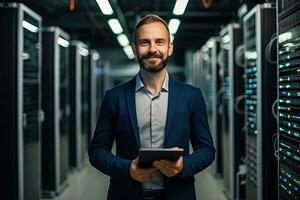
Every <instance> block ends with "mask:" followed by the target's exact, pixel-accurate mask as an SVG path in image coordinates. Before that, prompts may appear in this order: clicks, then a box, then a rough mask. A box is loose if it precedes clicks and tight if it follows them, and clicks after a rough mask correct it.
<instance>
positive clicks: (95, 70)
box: [88, 50, 103, 142]
mask: <svg viewBox="0 0 300 200" xmlns="http://www.w3.org/2000/svg"><path fill="white" fill-rule="evenodd" d="M89 61H90V64H89V66H90V75H89V76H90V102H89V110H90V119H91V120H90V125H89V126H90V131H89V132H88V142H90V141H91V139H92V137H93V132H94V130H95V128H96V123H97V117H98V112H97V111H98V106H100V103H101V95H102V93H103V91H102V90H103V88H102V85H103V83H102V81H103V79H102V63H101V57H100V53H99V52H98V51H97V50H91V51H90V55H89ZM100 94H101V95H100Z"/></svg>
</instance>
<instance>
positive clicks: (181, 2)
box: [173, 0, 189, 15]
mask: <svg viewBox="0 0 300 200" xmlns="http://www.w3.org/2000/svg"><path fill="white" fill-rule="evenodd" d="M188 2H189V0H177V1H176V3H175V6H174V9H173V14H174V15H183V13H184V11H185V8H186V6H187V4H188Z"/></svg>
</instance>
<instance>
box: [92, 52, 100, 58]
mask: <svg viewBox="0 0 300 200" xmlns="http://www.w3.org/2000/svg"><path fill="white" fill-rule="evenodd" d="M92 58H93V60H99V58H100V55H99V54H98V53H97V52H95V53H93V56H92Z"/></svg>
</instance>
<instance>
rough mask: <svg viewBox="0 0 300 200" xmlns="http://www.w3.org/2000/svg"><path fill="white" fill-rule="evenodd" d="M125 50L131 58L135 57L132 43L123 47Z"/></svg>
mask: <svg viewBox="0 0 300 200" xmlns="http://www.w3.org/2000/svg"><path fill="white" fill-rule="evenodd" d="M123 51H124V52H125V53H126V55H127V57H128V58H129V59H133V58H134V57H135V56H134V53H133V51H132V48H131V46H130V45H128V46H126V47H123Z"/></svg>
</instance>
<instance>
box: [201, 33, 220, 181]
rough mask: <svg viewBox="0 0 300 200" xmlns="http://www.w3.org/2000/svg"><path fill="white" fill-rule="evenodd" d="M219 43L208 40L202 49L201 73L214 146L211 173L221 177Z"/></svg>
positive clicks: (215, 39)
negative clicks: (214, 154)
mask: <svg viewBox="0 0 300 200" xmlns="http://www.w3.org/2000/svg"><path fill="white" fill-rule="evenodd" d="M219 47H220V42H219V38H218V37H212V38H210V39H209V40H208V41H207V42H206V44H205V46H204V47H203V48H202V52H203V57H204V59H203V71H204V76H205V79H204V80H205V85H206V87H207V89H206V90H205V97H206V101H207V111H208V121H209V126H210V129H211V133H212V136H213V140H214V144H215V146H216V159H215V161H214V163H213V164H212V166H213V173H214V174H215V175H217V176H222V175H223V166H222V162H223V161H222V160H223V158H222V132H221V115H220V112H219V106H220V103H221V102H220V98H219V96H220V95H219V94H220V92H221V81H220V76H219V65H218V63H217V55H218V53H219Z"/></svg>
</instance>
